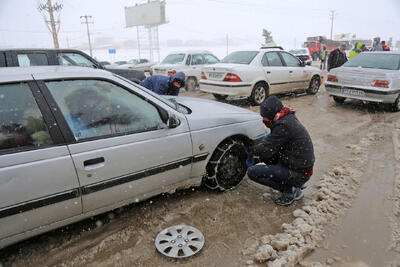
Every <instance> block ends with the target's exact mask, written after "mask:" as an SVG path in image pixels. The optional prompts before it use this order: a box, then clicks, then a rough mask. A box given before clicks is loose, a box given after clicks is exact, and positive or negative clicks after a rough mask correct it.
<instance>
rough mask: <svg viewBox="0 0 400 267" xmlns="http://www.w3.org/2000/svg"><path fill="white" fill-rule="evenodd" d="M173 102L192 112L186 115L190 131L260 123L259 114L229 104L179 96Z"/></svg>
mask: <svg viewBox="0 0 400 267" xmlns="http://www.w3.org/2000/svg"><path fill="white" fill-rule="evenodd" d="M175 100H176V101H177V102H178V103H180V104H182V105H184V106H186V107H188V108H190V110H191V111H192V112H191V113H190V114H187V115H186V118H187V120H188V123H189V127H190V129H191V130H192V131H193V130H200V129H204V128H210V127H218V126H222V125H227V124H234V123H241V122H246V121H252V120H259V121H261V116H260V115H259V114H257V113H255V112H253V111H250V110H247V109H244V108H239V107H236V106H233V105H230V104H225V103H221V102H217V101H213V100H207V99H199V98H192V97H179V96H178V97H176V98H175Z"/></svg>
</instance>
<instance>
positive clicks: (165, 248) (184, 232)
mask: <svg viewBox="0 0 400 267" xmlns="http://www.w3.org/2000/svg"><path fill="white" fill-rule="evenodd" d="M204 242H205V240H204V236H203V234H202V233H201V232H200V231H199V230H198V229H196V228H194V227H191V226H188V225H175V226H171V227H168V228H166V229H164V230H162V231H161V232H160V233H159V234H158V235H157V237H156V240H155V245H156V248H157V250H158V252H160V253H161V254H163V255H165V256H167V257H171V258H186V257H189V256H192V255H194V254H196V253H197V252H199V251H200V250H201V249H202V248H203V246H204Z"/></svg>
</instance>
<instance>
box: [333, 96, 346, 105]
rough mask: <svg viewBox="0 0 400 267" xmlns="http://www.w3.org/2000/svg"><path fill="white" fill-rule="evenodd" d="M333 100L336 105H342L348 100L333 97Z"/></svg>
mask: <svg viewBox="0 0 400 267" xmlns="http://www.w3.org/2000/svg"><path fill="white" fill-rule="evenodd" d="M333 100H335V102H336V103H339V104H342V103H344V101H345V100H346V98H345V97H340V96H335V95H334V96H333Z"/></svg>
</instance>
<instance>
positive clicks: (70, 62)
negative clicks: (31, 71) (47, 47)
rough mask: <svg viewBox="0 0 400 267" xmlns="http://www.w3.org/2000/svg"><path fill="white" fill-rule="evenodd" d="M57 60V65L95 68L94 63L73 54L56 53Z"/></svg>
mask: <svg viewBox="0 0 400 267" xmlns="http://www.w3.org/2000/svg"><path fill="white" fill-rule="evenodd" d="M57 60H58V64H60V65H64V66H81V67H89V68H97V66H96V64H95V63H93V62H92V61H90V60H89V59H87V58H85V57H84V56H82V55H79V54H75V53H58V54H57Z"/></svg>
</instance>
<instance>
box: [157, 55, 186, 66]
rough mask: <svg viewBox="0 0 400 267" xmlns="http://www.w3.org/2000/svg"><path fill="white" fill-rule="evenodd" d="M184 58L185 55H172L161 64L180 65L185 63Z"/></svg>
mask: <svg viewBox="0 0 400 267" xmlns="http://www.w3.org/2000/svg"><path fill="white" fill-rule="evenodd" d="M184 58H185V54H171V55H168V56H167V57H166V58H164V60H163V61H162V62H161V64H178V63H181V62H183V59H184Z"/></svg>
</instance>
